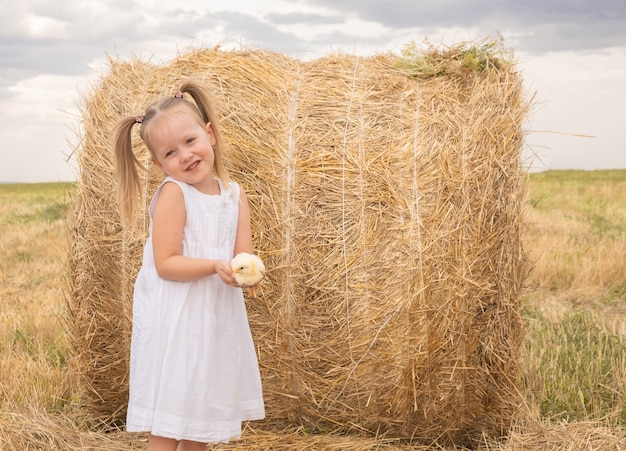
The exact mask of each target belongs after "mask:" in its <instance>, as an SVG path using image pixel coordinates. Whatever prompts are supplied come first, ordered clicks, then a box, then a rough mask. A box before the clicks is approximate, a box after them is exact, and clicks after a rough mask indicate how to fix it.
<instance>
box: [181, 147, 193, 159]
mask: <svg viewBox="0 0 626 451" xmlns="http://www.w3.org/2000/svg"><path fill="white" fill-rule="evenodd" d="M192 156H193V152H191V150H189V149H183V150H181V153H180V158H181V160H183V161H187V160H189V159H190V158H191V157H192Z"/></svg>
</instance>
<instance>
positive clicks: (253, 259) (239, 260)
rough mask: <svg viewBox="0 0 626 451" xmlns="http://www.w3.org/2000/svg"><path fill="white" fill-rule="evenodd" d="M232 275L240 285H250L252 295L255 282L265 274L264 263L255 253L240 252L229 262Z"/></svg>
mask: <svg viewBox="0 0 626 451" xmlns="http://www.w3.org/2000/svg"><path fill="white" fill-rule="evenodd" d="M230 267H231V268H232V270H233V276H234V277H235V280H236V281H237V283H238V284H239V285H241V286H242V287H252V289H251V290H250V291H251V293H252V295H255V294H256V284H258V283H259V282H260V281H261V280H262V279H263V277H264V276H265V265H264V264H263V261H262V260H261V259H260V258H259V257H258V256H256V255H253V254H247V253H245V252H242V253H240V254H237V255H235V257H234V258H233V259H232V260H231V262H230Z"/></svg>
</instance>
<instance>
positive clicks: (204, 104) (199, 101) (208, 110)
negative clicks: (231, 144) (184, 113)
mask: <svg viewBox="0 0 626 451" xmlns="http://www.w3.org/2000/svg"><path fill="white" fill-rule="evenodd" d="M180 90H181V92H183V93H186V94H189V95H190V96H191V97H192V98H193V100H194V102H195V103H196V107H197V108H198V111H199V112H200V115H201V116H202V120H203V121H204V123H205V124H206V123H209V122H210V123H211V127H213V133H214V134H215V139H216V141H217V143H216V145H215V146H214V148H213V151H214V154H215V162H214V165H215V172H216V174H217V176H218V177H219V178H220V179H221V180H222V182H223V183H224V185H225V186H226V187H227V188H228V186H229V185H228V182H229V181H230V176H229V174H228V171H227V169H226V165H225V162H224V159H225V153H226V143H225V141H224V139H223V137H222V131H221V128H220V125H219V121H218V120H217V116H216V115H215V111H214V110H213V101H212V99H211V98H210V97H209V95H208V94H207V92H206V90H205V89H204V88H203V87H202V86H201V85H200V84H198V83H196V82H195V81H193V80H187V81H185V82H184V83H183V84H182V86H181V88H180Z"/></svg>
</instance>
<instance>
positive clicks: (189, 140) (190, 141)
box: [187, 138, 196, 144]
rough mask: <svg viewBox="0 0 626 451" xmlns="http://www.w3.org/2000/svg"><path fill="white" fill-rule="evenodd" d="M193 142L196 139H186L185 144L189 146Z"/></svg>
mask: <svg viewBox="0 0 626 451" xmlns="http://www.w3.org/2000/svg"><path fill="white" fill-rule="evenodd" d="M195 140H196V138H187V144H191V143H192V142H194V141H195Z"/></svg>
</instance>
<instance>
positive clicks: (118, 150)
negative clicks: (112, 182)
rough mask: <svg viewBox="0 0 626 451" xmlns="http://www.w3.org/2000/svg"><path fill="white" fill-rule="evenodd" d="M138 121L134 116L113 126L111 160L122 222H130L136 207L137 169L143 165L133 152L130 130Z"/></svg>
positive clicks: (138, 182) (138, 185)
mask: <svg viewBox="0 0 626 451" xmlns="http://www.w3.org/2000/svg"><path fill="white" fill-rule="evenodd" d="M137 122H138V119H137V118H135V117H126V118H124V119H122V120H120V121H119V122H118V123H117V126H116V127H115V138H114V141H113V161H114V168H115V178H116V181H117V201H118V206H119V209H120V216H121V218H122V224H124V225H127V224H129V223H132V219H133V215H134V213H135V211H136V208H137V194H138V193H139V191H140V189H141V183H140V179H139V172H138V169H141V170H144V171H145V167H144V166H143V164H141V162H140V161H139V160H138V159H137V157H136V156H135V153H134V152H133V145H132V138H131V132H132V129H133V125H135V124H136V123H137Z"/></svg>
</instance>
